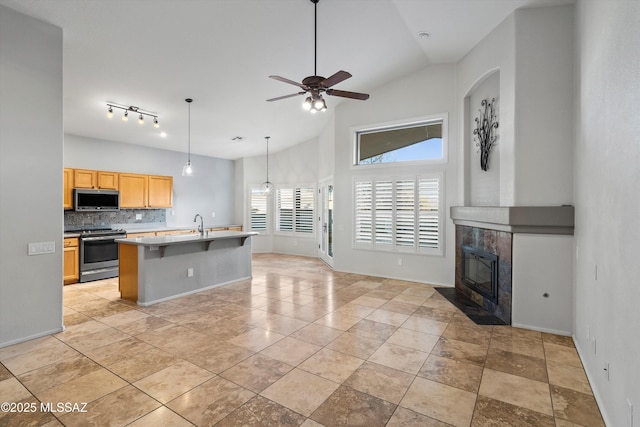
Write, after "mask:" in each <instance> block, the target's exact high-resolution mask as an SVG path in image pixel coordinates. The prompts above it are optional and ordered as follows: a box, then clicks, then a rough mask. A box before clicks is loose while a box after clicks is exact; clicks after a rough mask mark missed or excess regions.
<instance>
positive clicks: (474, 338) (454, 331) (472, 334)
mask: <svg viewBox="0 0 640 427" xmlns="http://www.w3.org/2000/svg"><path fill="white" fill-rule="evenodd" d="M491 335H492V333H491V330H485V329H482V328H480V327H478V326H475V325H474V326H467V325H464V324H460V323H456V322H451V323H449V326H447V329H445V331H444V332H443V333H442V337H443V338H447V339H452V340H458V341H465V342H470V343H472V344H478V345H482V346H484V347H487V348H488V347H489V342H490V341H491Z"/></svg>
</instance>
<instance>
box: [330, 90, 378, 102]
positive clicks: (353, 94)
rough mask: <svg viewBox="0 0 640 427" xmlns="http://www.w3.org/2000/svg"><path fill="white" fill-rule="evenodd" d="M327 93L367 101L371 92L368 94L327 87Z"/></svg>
mask: <svg viewBox="0 0 640 427" xmlns="http://www.w3.org/2000/svg"><path fill="white" fill-rule="evenodd" d="M327 95H333V96H341V97H343V98H351V99H359V100H361V101H365V100H367V99H369V94H366V93H358V92H349V91H346V90H336V89H327Z"/></svg>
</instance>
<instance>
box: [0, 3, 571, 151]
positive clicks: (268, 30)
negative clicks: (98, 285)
mask: <svg viewBox="0 0 640 427" xmlns="http://www.w3.org/2000/svg"><path fill="white" fill-rule="evenodd" d="M561 2H562V3H566V2H565V1H560V0H320V2H319V3H318V6H317V7H318V34H317V37H318V44H317V48H318V53H317V55H318V57H317V66H318V74H319V75H322V76H325V77H327V76H329V75H331V74H333V73H334V72H336V71H338V70H346V71H349V72H350V73H351V74H353V77H352V78H350V79H348V80H345V81H344V82H342V83H339V84H337V85H336V86H335V88H336V89H342V90H349V91H356V92H366V93H373V92H375V90H376V88H378V87H380V86H382V85H385V84H386V83H388V82H390V81H393V80H395V79H398V78H400V77H402V76H404V75H407V74H409V73H412V72H414V71H417V70H419V69H420V68H423V67H425V66H427V65H429V64H436V63H451V62H457V61H458V60H460V59H461V58H462V57H463V56H464V55H465V54H466V53H467V52H468V51H469V50H470V49H471V48H472V47H473V46H474V45H475V44H476V43H478V42H479V41H480V40H481V39H482V38H483V37H484V36H485V35H487V34H488V33H489V32H490V31H491V30H492V29H493V28H495V26H496V25H498V24H499V23H500V22H501V21H502V20H504V19H505V18H506V17H507V16H508V15H509V14H511V13H512V12H513V10H515V9H517V8H521V7H533V6H540V5H550V4H560V3H561ZM0 4H2V5H5V6H8V7H10V8H12V9H15V10H17V11H19V12H21V13H24V14H27V15H30V16H33V17H35V18H38V19H40V20H43V21H45V22H49V23H51V24H54V25H56V26H59V27H61V28H63V34H64V129H65V133H70V134H76V135H81V136H87V137H92V138H99V139H105V140H112V141H120V142H125V143H131V144H139V145H144V146H150V147H155V148H162V149H168V150H175V151H183V152H184V151H186V150H187V133H188V130H187V129H188V120H187V104H186V102H185V101H184V100H185V98H193V99H194V101H193V103H192V105H191V151H192V153H195V154H202V155H207V156H213V157H221V158H227V159H235V158H240V157H245V156H253V155H260V154H264V152H265V143H264V137H265V136H267V135H269V136H271V140H270V148H271V149H272V150H273V151H278V150H281V149H283V148H285V147H287V146H291V145H294V144H297V143H299V142H303V141H306V140H309V139H311V138H314V137H316V136H317V135H318V134H319V133H320V131H321V129H322V128H323V127H324V126H325V124H326V122H327V120H328V118H329V117H330V115H331V114H332V113H333V111H334V110H335V107H336V105H338V104H339V103H341V102H352V103H358V102H369V101H357V100H349V99H342V98H337V97H332V96H326V97H325V98H326V101H327V105H328V111H326V112H322V113H317V114H314V115H312V114H310V113H309V112H307V111H304V110H302V108H301V104H302V101H303V100H304V97H302V96H300V97H293V98H289V99H285V100H281V101H277V102H266V99H268V98H273V97H277V96H280V95H287V94H290V93H295V92H296V91H297V88H296V87H295V86H292V85H287V84H285V83H282V82H278V81H275V80H272V79H269V78H268V76H269V75H272V74H276V75H280V76H283V77H286V78H288V79H291V80H295V81H301V80H302V79H303V78H304V77H306V76H309V75H312V74H313V67H314V54H313V47H314V38H313V37H314V33H313V29H314V27H313V23H314V20H313V19H314V15H313V13H314V10H313V9H314V6H313V3H312V2H311V1H310V0H108V1H107V0H84V1H78V0H48V1H43V0H0ZM420 32H428V33H429V34H430V37H428V38H421V37H419V36H418V33H420ZM25 90H29V89H28V88H25ZM373 96H375V95H373ZM107 102H114V103H118V104H123V105H133V106H137V107H139V108H141V109H144V110H149V111H153V112H157V113H158V114H159V121H160V128H159V129H155V128H154V127H153V126H151V123H150V122H151V121H150V120H149V119H148V118H147V120H146V123H145V124H144V125H139V124H138V123H137V120H136V117H132V120H129V122H127V123H124V122H122V121H121V120H120V119H119V118H120V117H121V116H122V114H121V113H122V112H121V111H119V110H116V111H115V114H114V117H113V118H112V119H108V118H107V117H106V112H107V106H106V103H107ZM161 131H162V132H166V137H161V136H160V132H161ZM235 137H241V138H242V139H241V140H238V139H236V140H234V138H235Z"/></svg>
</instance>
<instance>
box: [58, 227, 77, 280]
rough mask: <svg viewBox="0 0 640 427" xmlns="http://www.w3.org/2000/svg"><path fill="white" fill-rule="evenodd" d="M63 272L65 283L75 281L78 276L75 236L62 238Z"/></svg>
mask: <svg viewBox="0 0 640 427" xmlns="http://www.w3.org/2000/svg"><path fill="white" fill-rule="evenodd" d="M63 254H64V255H63V258H64V269H63V271H64V273H63V278H62V279H63V281H64V284H65V285H69V284H71V283H76V282H77V281H78V279H79V278H80V250H79V247H78V238H77V237H68V238H65V239H64V252H63Z"/></svg>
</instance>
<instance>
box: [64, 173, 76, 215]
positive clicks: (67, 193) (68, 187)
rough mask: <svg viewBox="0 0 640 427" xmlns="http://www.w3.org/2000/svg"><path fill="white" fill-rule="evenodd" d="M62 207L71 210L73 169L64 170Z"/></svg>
mask: <svg viewBox="0 0 640 427" xmlns="http://www.w3.org/2000/svg"><path fill="white" fill-rule="evenodd" d="M62 206H63V208H64V209H73V169H68V168H65V169H64V189H63V197H62Z"/></svg>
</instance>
